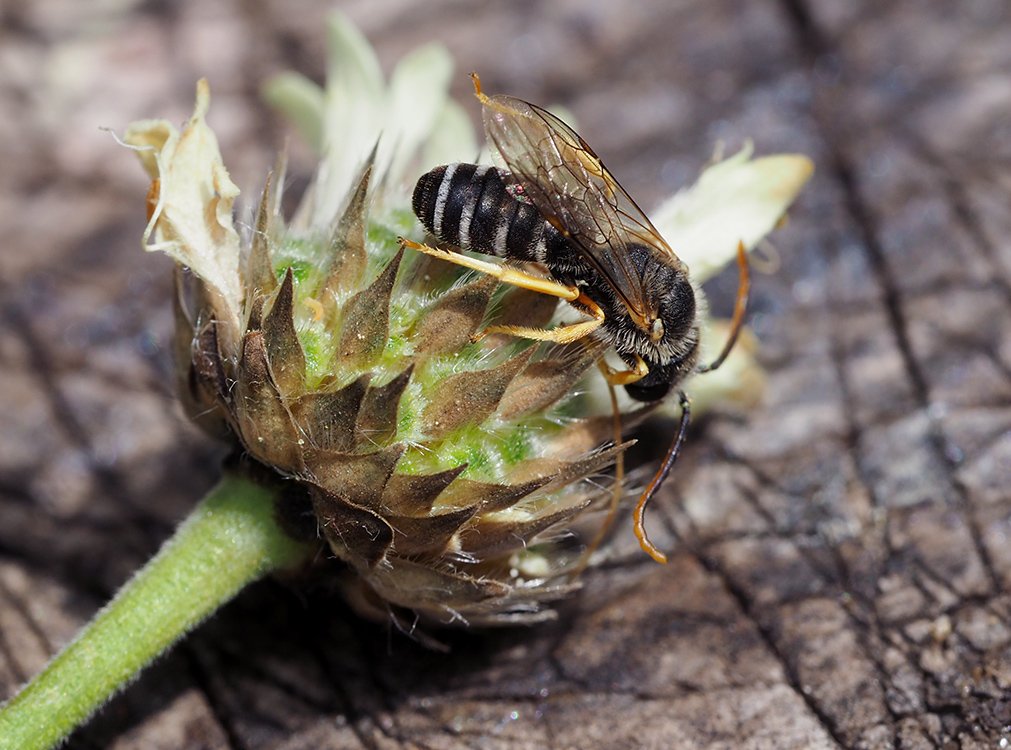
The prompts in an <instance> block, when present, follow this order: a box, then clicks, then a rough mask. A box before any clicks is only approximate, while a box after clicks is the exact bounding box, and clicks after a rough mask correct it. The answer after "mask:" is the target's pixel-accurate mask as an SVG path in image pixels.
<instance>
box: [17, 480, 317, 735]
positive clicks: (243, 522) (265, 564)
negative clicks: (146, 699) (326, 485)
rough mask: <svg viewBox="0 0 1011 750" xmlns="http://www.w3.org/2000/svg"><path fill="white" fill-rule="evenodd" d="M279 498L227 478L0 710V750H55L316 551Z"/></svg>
mask: <svg viewBox="0 0 1011 750" xmlns="http://www.w3.org/2000/svg"><path fill="white" fill-rule="evenodd" d="M274 501H275V496H274V494H273V493H272V492H270V491H269V490H266V489H264V488H262V487H260V486H259V485H257V484H254V483H253V482H251V481H250V480H249V479H246V478H243V477H238V476H226V477H225V478H224V479H222V481H221V483H220V484H218V486H217V487H215V488H214V489H213V490H212V491H211V493H210V494H209V495H208V496H207V497H206V498H205V499H204V500H203V501H202V502H201V503H200V505H199V506H197V508H196V509H195V510H194V511H193V513H192V514H191V515H190V517H189V518H188V519H186V520H185V521H184V522H183V523H182V524H181V525H180V526H179V528H178V529H177V530H176V533H175V534H174V535H173V536H172V538H171V539H169V540H168V541H167V542H166V543H165V545H164V546H163V547H162V548H161V550H159V552H158V554H157V555H155V556H154V557H153V558H152V559H151V560H150V561H149V562H148V563H147V565H145V566H144V567H143V568H142V569H141V570H140V571H139V572H138V573H137V574H136V575H135V576H134V577H133V578H131V579H130V580H129V581H127V583H126V584H125V585H124V586H123V588H122V589H120V591H119V592H118V593H117V594H116V596H115V597H114V598H113V599H112V601H110V602H109V603H108V604H107V605H106V606H105V607H104V608H103V609H102V610H100V611H99V612H98V614H96V615H95V617H94V619H92V621H91V622H90V623H88V625H87V626H85V628H84V630H82V631H81V633H80V634H79V635H78V636H77V638H76V639H75V640H74V641H72V642H71V643H70V644H69V645H68V646H67V647H66V648H65V649H63V651H61V652H60V653H59V654H57V655H56V656H55V657H54V658H53V660H52V661H51V662H50V663H49V664H48V665H47V666H46V668H45V669H44V670H43V671H42V672H41V673H40V674H39V675H38V676H37V677H35V679H33V680H32V681H31V682H29V683H28V684H27V685H26V686H25V687H24V688H23V689H22V690H21V692H19V693H18V694H17V695H15V696H14V697H13V698H12V699H11V700H10V701H9V702H8V703H7V704H5V705H4V706H3V707H2V708H0V748H2V750H8V748H9V749H11V750H13V749H14V748H16V749H17V750H33V749H35V748H39V749H42V748H49V747H52V746H54V745H55V744H57V743H58V742H59V741H60V740H61V739H63V738H64V737H66V736H67V735H68V734H69V733H70V732H71V731H73V729H74V728H75V727H76V726H78V724H80V723H82V722H83V721H85V720H86V719H87V718H88V717H89V716H91V715H92V714H93V713H94V712H95V711H96V710H97V709H98V708H99V707H101V706H102V704H104V703H105V702H106V701H107V700H108V699H109V698H110V697H111V696H112V695H114V694H115V693H116V692H117V691H118V690H120V689H121V688H122V687H123V686H124V685H126V684H127V683H128V682H129V681H130V680H132V679H133V678H135V677H136V675H137V674H138V673H139V672H140V670H142V669H143V668H144V667H145V666H146V665H147V664H148V663H150V662H151V661H152V660H153V659H154V658H155V657H157V656H159V655H160V654H162V653H163V652H164V651H166V650H167V649H168V648H169V647H170V646H172V645H173V644H174V643H175V642H176V641H178V640H179V639H180V638H182V637H183V636H184V635H185V634H186V633H187V632H188V631H190V630H191V629H192V628H194V627H195V626H196V625H197V624H199V623H200V622H201V621H202V620H204V619H205V618H206V617H208V616H209V615H211V614H212V613H213V612H214V611H215V610H217V609H218V608H219V607H221V606H222V605H223V604H225V603H226V602H228V601H229V600H230V599H231V598H232V597H233V596H235V595H236V594H237V593H238V592H239V591H241V590H242V589H243V588H244V587H245V586H246V585H247V584H249V583H251V582H253V581H255V580H257V579H258V578H261V577H262V576H264V575H266V574H267V573H270V572H271V571H275V570H279V569H283V568H289V567H293V566H295V565H298V564H299V563H300V562H302V561H304V560H306V559H307V557H308V555H310V554H311V553H312V551H313V550H314V549H315V547H314V546H311V545H306V544H304V543H300V542H297V541H295V540H293V539H291V538H290V537H288V536H287V535H286V534H285V533H284V531H282V530H281V528H280V527H279V526H278V525H277V523H276V521H275V520H274Z"/></svg>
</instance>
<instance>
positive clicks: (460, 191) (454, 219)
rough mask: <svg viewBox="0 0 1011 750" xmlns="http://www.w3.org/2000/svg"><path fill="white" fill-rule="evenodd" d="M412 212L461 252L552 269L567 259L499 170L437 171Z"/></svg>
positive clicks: (452, 167) (457, 167) (461, 167)
mask: <svg viewBox="0 0 1011 750" xmlns="http://www.w3.org/2000/svg"><path fill="white" fill-rule="evenodd" d="M412 206H413V208H414V213H415V214H416V215H417V217H418V219H420V220H421V223H422V224H423V225H424V226H425V229H427V230H428V231H429V232H430V233H431V234H433V235H434V236H435V237H437V238H438V239H439V240H441V241H442V242H446V243H449V244H451V245H455V246H456V247H459V248H461V249H463V250H473V251H474V252H478V253H485V254H487V255H497V256H499V257H501V258H512V259H514V260H526V261H535V262H537V263H545V264H548V265H551V263H549V262H548V261H549V259H555V260H557V259H558V257H559V256H560V255H567V254H568V253H569V246H568V242H567V241H566V240H565V238H564V237H562V235H561V233H559V232H558V230H556V229H555V228H554V227H553V226H551V225H550V224H549V223H547V222H546V221H545V220H544V217H542V216H541V214H540V213H539V212H538V211H537V209H536V208H535V207H534V206H533V205H532V204H531V203H529V202H528V201H525V200H521V199H519V198H517V197H516V188H515V187H514V186H508V185H506V183H505V181H504V180H503V179H502V173H501V172H500V171H499V170H498V169H496V168H495V167H484V166H477V165H475V164H449V165H447V166H444V167H436V168H435V169H433V170H432V171H431V172H428V173H427V174H425V175H422V177H421V179H419V180H418V184H417V185H416V186H415V187H414V199H413V201H412Z"/></svg>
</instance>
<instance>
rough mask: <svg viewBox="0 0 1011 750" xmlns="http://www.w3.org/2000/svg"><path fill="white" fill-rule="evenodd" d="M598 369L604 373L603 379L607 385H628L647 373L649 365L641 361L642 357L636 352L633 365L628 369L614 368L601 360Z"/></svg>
mask: <svg viewBox="0 0 1011 750" xmlns="http://www.w3.org/2000/svg"><path fill="white" fill-rule="evenodd" d="M600 371H601V372H602V373H603V374H604V379H605V380H607V383H608V385H612V386H613V385H628V384H629V383H635V382H637V381H639V380H642V379H643V378H644V377H646V376H647V375H648V374H649V365H647V364H646V363H645V362H644V361H643V359H642V357H640V356H639V355H638V354H636V355H635V367H633V368H632V369H630V370H615V369H614V368H613V367H611V366H610V365H609V364H607V363H606V362H604V361H603V360H601V361H600Z"/></svg>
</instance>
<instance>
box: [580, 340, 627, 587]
mask: <svg viewBox="0 0 1011 750" xmlns="http://www.w3.org/2000/svg"><path fill="white" fill-rule="evenodd" d="M597 367H599V368H600V371H601V372H602V373H604V377H605V378H606V377H607V373H608V372H609V371H611V368H610V367H608V366H607V364H605V362H604V360H602V359H601V360H597ZM607 393H608V395H609V396H610V397H611V414H612V416H613V419H614V444H615V445H619V444H620V443H621V409H619V408H618V397H617V395H616V394H615V392H614V386H613V385H611V384H610V382H608V384H607ZM624 487H625V453H624V451H622V452H620V453H618V455H617V456H615V457H614V485H613V486H612V487H611V505H610V506H609V507H608V509H607V515H606V516H605V517H604V521H603V523H601V524H600V528H598V529H597V533H596V534H595V535H594V537H593V541H591V542H590V543H589V544H588V545H586V549H584V550H583V554H581V555H580V556H579V560H578V561H577V562H576V564H575V565H574V566H573V567H572V569H571V570H570V571H569V579H570V580H573V581H574V580H576V579H577V578H579V576H580V575H581V574H582V572H583V571H584V570H586V566H587V565H589V564H590V559H591V558H592V557H593V553H594V552H596V551H597V550H598V549H599V548H600V545H601V544H603V543H604V540H605V539H607V536H608V534H610V532H611V529H612V528H613V527H614V519H615V518H617V517H618V506H620V505H621V498H622V495H623V494H624Z"/></svg>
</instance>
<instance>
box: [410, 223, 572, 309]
mask: <svg viewBox="0 0 1011 750" xmlns="http://www.w3.org/2000/svg"><path fill="white" fill-rule="evenodd" d="M397 242H399V243H400V246H401V247H406V248H408V249H410V250H417V251H418V252H419V253H425V254H426V255H431V256H432V257H433V258H439V259H440V260H444V261H446V262H447V263H455V264H456V265H458V266H463V267H464V268H469V269H471V270H473V271H480V272H481V273H486V274H488V275H489V276H494V277H495V278H496V279H498V280H499V281H501V282H502V283H503V284H510V285H511V286H518V287H520V288H521V289H529V290H530V291H532V292H540V293H541V294H547V295H549V296H551V297H558V298H560V299H564V300H566V301H567V302H574V301H575V300H577V299H579V297H580V295H581V294H582V293H581V292H580V291H579V289H577V288H576V287H574V286H566V285H565V284H559V283H557V282H555V281H551V280H550V279H545V278H541V277H540V276H534V275H533V274H530V273H525V272H523V271H521V270H520V269H518V268H513V267H511V266H505V265H501V264H499V263H492V262H491V261H487V260H480V259H478V258H471V257H470V256H469V255H464V254H463V253H455V252H453V251H452V250H443V249H441V248H438V247H431V246H430V245H422V244H421V243H420V242H414V241H413V240H409V239H407V238H406V237H398V238H397Z"/></svg>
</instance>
